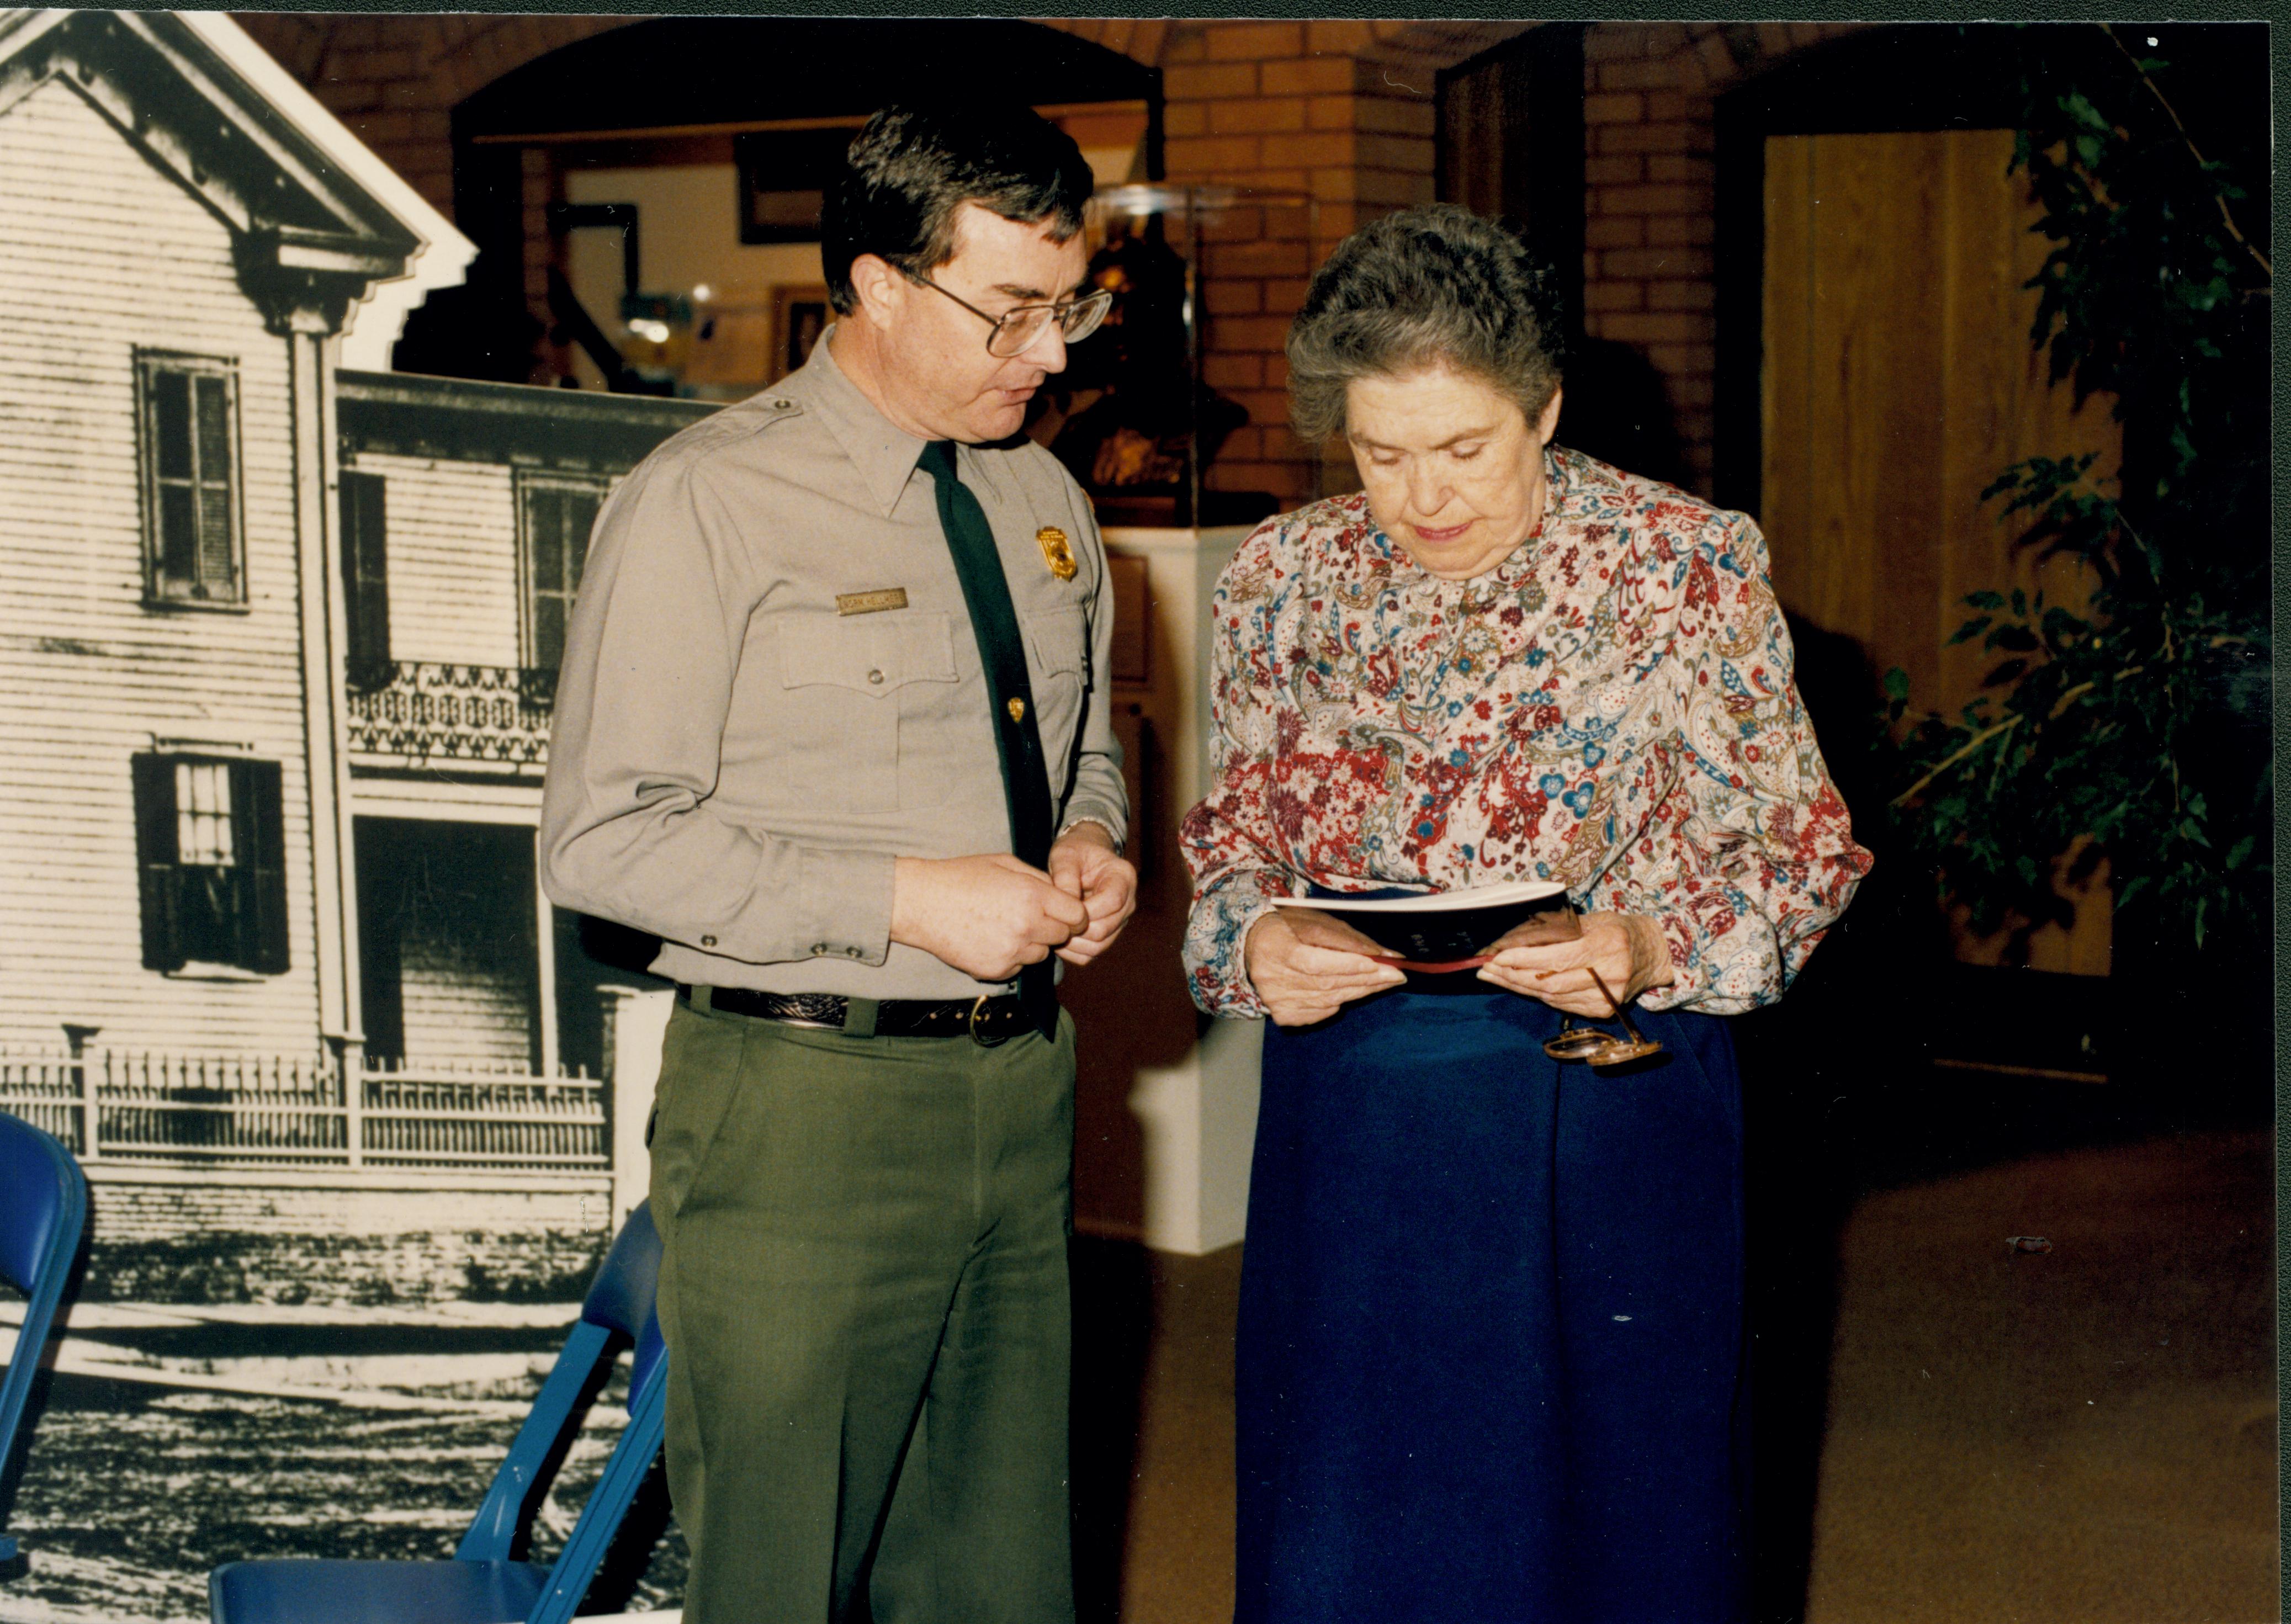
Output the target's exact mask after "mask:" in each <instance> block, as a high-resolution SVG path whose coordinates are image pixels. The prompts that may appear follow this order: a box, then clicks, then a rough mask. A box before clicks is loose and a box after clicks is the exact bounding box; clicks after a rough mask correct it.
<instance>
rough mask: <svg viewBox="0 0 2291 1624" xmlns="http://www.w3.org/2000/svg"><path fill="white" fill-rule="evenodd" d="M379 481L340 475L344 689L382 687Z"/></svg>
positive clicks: (385, 677) (385, 661) (385, 598)
mask: <svg viewBox="0 0 2291 1624" xmlns="http://www.w3.org/2000/svg"><path fill="white" fill-rule="evenodd" d="M382 500H383V480H382V476H381V475H380V474H364V473H355V472H346V473H344V474H343V475H342V602H343V605H344V607H345V608H346V609H347V610H348V618H349V622H350V647H349V649H348V651H347V653H348V664H349V674H350V686H351V687H354V688H361V689H371V688H377V687H385V686H387V685H388V683H389V682H390V678H391V676H392V675H393V673H394V669H395V668H394V667H393V666H392V665H391V663H390V573H389V570H390V566H389V553H388V550H387V548H386V547H385V545H384V531H385V528H386V526H385V517H386V516H385V513H384V511H383V507H382Z"/></svg>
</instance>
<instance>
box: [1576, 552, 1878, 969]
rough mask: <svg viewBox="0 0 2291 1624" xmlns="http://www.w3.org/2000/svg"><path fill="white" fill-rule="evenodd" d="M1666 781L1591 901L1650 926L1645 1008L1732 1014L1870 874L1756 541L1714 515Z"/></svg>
mask: <svg viewBox="0 0 2291 1624" xmlns="http://www.w3.org/2000/svg"><path fill="white" fill-rule="evenodd" d="M1676 670H1677V672H1678V679H1679V682H1680V703H1679V709H1678V718H1679V726H1678V735H1677V738H1676V744H1675V762H1674V765H1675V768H1676V783H1675V786H1674V788H1673V789H1672V791H1671V792H1670V793H1669V794H1668V796H1666V797H1665V799H1664V800H1663V801H1662V803H1661V805H1660V808H1658V809H1657V812H1656V814H1655V816H1654V818H1653V819H1652V822H1651V824H1650V826H1649V827H1648V829H1647V831H1646V833H1645V835H1644V838H1643V839H1641V840H1637V841H1635V842H1632V843H1631V844H1629V845H1627V846H1625V847H1624V848H1622V850H1621V852H1620V855H1619V857H1618V860H1617V861H1616V863H1615V864H1613V865H1612V867H1611V868H1610V869H1609V870H1608V871H1607V872H1606V873H1605V874H1604V875H1603V876H1601V878H1600V879H1599V880H1598V881H1597V882H1596V884H1595V885H1594V886H1593V887H1592V897H1593V905H1595V906H1597V907H1604V908H1612V909H1614V910H1616V911H1618V912H1632V913H1641V914H1645V915H1648V916H1650V917H1652V918H1653V919H1654V920H1655V921H1657V922H1658V923H1659V924H1660V926H1661V927H1662V930H1663V935H1664V937H1665V939H1666V940H1667V941H1668V945H1669V948H1670V957H1671V967H1672V971H1673V973H1674V975H1675V977H1676V980H1675V981H1674V982H1673V983H1672V984H1671V985H1668V986H1665V987H1658V988H1654V989H1652V990H1651V991H1649V992H1648V993H1645V994H1644V1000H1643V1001H1644V1003H1645V1005H1646V1007H1647V1008H1649V1009H1681V1008H1683V1009H1694V1010H1697V1011H1699V1012H1700V1013H1702V1014H1706V1015H1738V1014H1740V1013H1742V1012H1743V1011H1745V1010H1748V1009H1755V1008H1756V1007H1757V1006H1759V1005H1761V1004H1767V1003H1772V1002H1773V1001H1775V1000H1776V999H1779V998H1780V997H1781V995H1782V993H1783V991H1784V990H1785V989H1786V988H1787V987H1788V986H1789V983H1790V981H1791V980H1792V978H1793V977H1796V976H1797V972H1798V970H1799V969H1801V968H1802V967H1803V966H1804V965H1805V961H1806V959H1807V957H1808V955H1810V954H1811V953H1813V949H1814V946H1815V945H1816V944H1817V943H1819V942H1820V941H1821V937H1822V934H1823V932H1824V931H1826V930H1827V929H1829V926H1830V925H1831V924H1833V923H1834V922H1836V921H1837V917H1838V915H1839V914H1841V913H1843V912H1845V904H1847V902H1848V901H1850V900H1851V899H1852V897H1853V891H1854V888H1856V887H1857V886H1858V885H1859V884H1860V883H1861V877H1862V876H1863V875H1864V874H1866V873H1868V872H1869V865H1870V856H1869V852H1867V851H1866V850H1864V849H1863V848H1861V847H1860V846H1858V845H1856V844H1855V843H1854V840H1853V824H1852V820H1851V818H1850V817H1849V816H1848V815H1847V812H1846V808H1845V802H1844V801H1843V800H1840V799H1839V797H1838V793H1837V785H1836V784H1833V783H1832V782H1831V781H1830V776H1829V768H1827V767H1826V766H1825V765H1824V763H1823V761H1822V759H1821V747H1820V746H1819V745H1818V744H1816V743H1815V742H1814V736H1813V725H1812V724H1811V723H1810V722H1809V721H1808V720H1807V719H1806V714H1805V707H1804V705H1803V704H1801V703H1800V702H1799V699H1798V693H1797V682H1796V681H1795V679H1793V676H1792V674H1791V647H1790V638H1789V627H1788V625H1787V624H1786V623H1785V622H1784V620H1783V617H1782V610H1781V604H1780V603H1779V602H1778V601H1776V599H1775V598H1774V593H1773V586H1772V585H1771V584H1770V583H1769V582H1768V579H1767V575H1766V547H1765V542H1764V538H1763V537H1762V536H1761V535H1759V534H1758V530H1757V527H1756V526H1755V525H1753V524H1752V523H1751V522H1750V521H1749V520H1748V519H1746V518H1744V517H1742V516H1741V515H1740V514H1732V513H1729V514H1720V515H1718V516H1716V518H1714V519H1712V520H1711V522H1710V524H1709V526H1708V528H1707V529H1706V530H1705V532H1704V534H1703V535H1702V537H1701V538H1700V543H1699V544H1698V545H1697V546H1696V547H1695V549H1694V550H1693V551H1692V554H1691V556H1690V558H1689V559H1688V563H1687V570H1686V579H1685V583H1684V598H1683V601H1682V606H1681V610H1680V631H1679V635H1678V640H1677V645H1676Z"/></svg>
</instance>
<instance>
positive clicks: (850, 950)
mask: <svg viewBox="0 0 2291 1624" xmlns="http://www.w3.org/2000/svg"><path fill="white" fill-rule="evenodd" d="M843 956H844V957H845V958H847V959H856V958H857V957H858V956H859V950H858V949H857V948H856V947H847V948H845V949H844V950H843Z"/></svg>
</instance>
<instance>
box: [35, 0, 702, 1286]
mask: <svg viewBox="0 0 2291 1624" xmlns="http://www.w3.org/2000/svg"><path fill="white" fill-rule="evenodd" d="M0 217H4V218H5V219H6V220H7V221H8V225H7V227H6V229H5V230H4V232H0V332H4V333H5V334H7V335H8V342H7V345H6V350H7V357H8V371H9V379H8V387H7V388H6V389H5V390H0V754H4V757H5V759H6V760H7V762H8V770H7V772H6V774H5V775H4V776H0V875H4V879H0V1110H6V1111H10V1112H12V1113H17V1114H20V1115H23V1116H26V1117H28V1118H29V1119H31V1120H33V1121H35V1122H38V1123H39V1124H40V1125H41V1126H43V1127H44V1128H47V1129H48V1130H51V1131H52V1132H54V1133H56V1134H57V1135H58V1136H59V1137H60V1138H63V1139H64V1141H65V1142H66V1143H67V1144H68V1145H69V1146H71V1147H72V1148H73V1149H74V1150H75V1152H76V1153H77V1154H79V1156H80V1157H81V1158H82V1159H83V1161H84V1162H85V1163H86V1164H87V1165H88V1167H89V1169H90V1171H91V1175H92V1178H94V1180H95V1181H96V1184H97V1186H98V1188H97V1199H96V1202H95V1213H96V1234H97V1238H98V1241H99V1243H100V1242H103V1241H105V1240H106V1239H107V1238H109V1239H111V1240H138V1239H165V1238H168V1237H181V1236H188V1235H196V1234H198V1233H201V1232H203V1231H214V1232H230V1233H242V1234H243V1233H246V1232H263V1231H269V1232H275V1233H281V1234H285V1233H312V1232H318V1233H334V1234H361V1233H369V1234H370V1233H379V1232H381V1231H384V1230H391V1229H398V1230H404V1229H408V1228H416V1229H418V1228H421V1227H422V1226H425V1225H430V1224H434V1225H436V1226H437V1227H438V1230H439V1232H440V1234H441V1236H442V1235H443V1234H444V1232H446V1231H447V1230H452V1231H454V1232H455V1233H456V1234H461V1233H462V1232H467V1233H468V1235H469V1239H470V1243H474V1242H476V1241H477V1239H478V1236H479V1235H482V1234H487V1233H499V1234H514V1233H518V1232H533V1233H543V1232H546V1233H551V1234H575V1233H579V1234H603V1233H604V1232H605V1231H606V1228H607V1225H608V1224H609V1221H610V1213H611V1210H612V1205H613V1203H612V1201H611V1188H610V1180H611V1175H612V1138H613V1135H612V1128H611V1122H610V1115H611V1112H610V1101H609V1098H608V1097H607V1090H606V1089H605V1087H604V1085H603V1084H602V1083H601V1082H600V1081H599V1077H600V1073H602V1072H603V1071H604V1070H605V1069H606V1050H605V1042H606V1031H607V1025H608V1024H609V1023H608V1019H607V1016H606V1015H605V1013H604V1012H605V1010H606V1009H607V1006H608V1005H609V1003H610V1001H611V997H612V994H611V993H610V992H609V991H608V990H604V989H603V988H602V986H601V984H604V983H607V982H609V981H611V980H612V979H613V976H612V974H611V973H610V972H607V971H605V970H603V969H601V968H600V967H599V966H598V965H597V964H596V963H595V962H594V961H592V960H591V959H590V958H589V957H588V956H587V954H586V953H583V951H582V949H581V946H580V944H579V941H578V939H577V937H576V936H575V933H574V932H573V930H572V929H571V928H570V925H569V922H566V921H559V919H558V918H557V917H556V916H554V915H553V913H552V912H551V910H550V909H549V907H548V905H547V904H546V903H545V902H544V901H542V900H541V899H540V898H539V896H538V893H537V891H536V889H535V884H534V862H533V829H534V825H535V822H536V819H537V814H538V808H539V800H540V782H541V774H542V771H543V766H544V763H545V752H546V741H547V733H548V726H549V719H550V699H551V683H552V679H553V675H554V668H555V663H556V658H557V654H558V651H559V646H560V644H561V639H562V632H563V625H564V615H565V612H566V609H567V607H568V606H569V605H570V603H571V600H572V596H573V593H574V591H575V589H576V587H577V585H578V578H579V568H580V560H581V556H582V552H583V550H584V548H585V544H586V541H587V535H588V527H589V524H590V522H591V519H593V517H594V515H595V512H596V508H597V504H598V503H599V501H600V500H601V498H602V496H603V494H604V493H605V492H606V491H607V489H608V488H609V485H610V482H611V480H612V479H613V478H615V476H617V475H618V474H620V473H623V472H625V471H626V470H627V469H628V468H629V467H630V466H631V465H632V464H633V463H634V462H636V461H638V460H639V458H641V457H642V455H643V454H645V453H646V452H647V451H648V450H649V449H650V448H651V447H652V446H654V445H656V444H657V443H658V442H659V441H660V440H661V439H662V438H665V437H666V436H667V435H668V434H669V433H671V432H673V431H674V430H675V429H676V428H678V427H679V426H681V425H682V424H683V423H684V422H688V421H690V420H691V419H692V418H693V417H694V416H695V415H698V414H701V413H703V412H704V411H705V410H706V409H708V408H705V407H702V406H689V405H679V403H676V402H672V401H664V400H637V399H630V398H609V397H607V398H600V397H597V396H593V395H591V396H587V397H583V396H580V395H578V394H576V393H575V392H574V391H554V390H538V389H525V388H517V387H511V386H504V385H495V384H470V383H464V382H454V381H447V380H439V379H427V378H414V377H406V376H398V375H395V374H390V373H389V372H388V371H387V368H388V366H389V365H390V350H391V347H392V345H393V343H394V342H395V340H396V338H397V336H398V332H399V330H400V328H401V326H402V325H403V322H404V319H405V317H406V313H407V312H408V311H409V310H412V309H413V308H414V306H416V305H417V304H419V303H420V301H422V299H423V298H424V297H426V296H427V294H428V293H430V291H431V290H432V289H434V288H438V287H441V286H448V285H454V284H455V283H458V282H459V281H460V280H461V279H462V274H463V271H464V269H465V268H466V266H467V264H468V262H469V261H470V257H471V255H472V253H473V250H472V248H471V246H470V244H469V242H468V241H467V240H466V239H465V238H463V237H462V236H461V234H460V233H459V232H457V231H456V230H455V229H454V227H453V226H452V225H451V224H450V223H449V222H448V221H446V220H445V219H444V217H443V216H441V215H440V214H439V213H438V212H437V211H436V210H435V209H433V208H432V207H431V206H430V205H428V204H427V203H425V202H424V201H423V200H422V198H421V197H419V196H418V195H417V194H416V193H415V192H414V190H413V189H411V188H409V187H408V186H407V185H406V184H405V182H404V181H401V180H400V179H399V178H398V176H396V175H395V174H394V173H391V172H390V169H389V168H388V167H387V166H386V165H383V164H382V162H381V161H380V160H378V159H376V158H375V157H374V156H373V154H372V153H370V152H369V151H367V150H366V149H365V148H364V147H363V146H361V145H360V144H359V143H358V141H357V140H356V139H355V138H354V137H352V136H351V135H350V133H349V132H348V131H347V130H345V129H344V128H343V126H342V125H341V124H340V123H339V122H338V121H337V120H336V119H335V118H334V117H333V116H332V115H330V114H328V113H327V112H326V110H325V109H322V108H321V107H320V106H319V105H318V102H317V101H316V100H313V99H312V97H311V96H310V95H309V93H308V92H305V91H304V90H303V89H302V88H301V86H299V85H298V84H295V83H294V82H293V80H292V79H291V78H289V77H288V76H287V75H286V74H285V71H284V70H283V69H282V68H279V67H278V65H277V63H276V62H275V61H273V60H271V59H270V58H269V56H268V55H266V54H265V53H264V52H262V51H261V49H260V48H259V47H257V46H255V45H254V44H253V43H252V42H251V41H250V40H249V39H248V38H247V36H245V34H244V33H243V32H242V31H241V30H240V29H239V28H238V27H237V25H236V24H235V23H233V22H232V21H231V20H229V19H228V18H226V17H223V16H221V15H219V14H212V13H209V14H188V13H187V14H171V13H165V12H143V13H115V12H14V13H0ZM621 979H623V981H626V980H629V979H631V977H622V978H621ZM421 1193H430V1194H436V1195H438V1196H439V1197H441V1198H447V1197H449V1198H450V1199H443V1200H441V1201H431V1202H422V1204H421V1205H419V1206H409V1205H408V1202H407V1197H408V1195H409V1194H421ZM409 1214H412V1215H415V1216H409ZM457 1247H458V1248H461V1249H462V1250H467V1248H466V1245H465V1244H464V1243H463V1242H461V1241H458V1240H450V1241H449V1240H448V1239H440V1240H439V1241H438V1243H437V1245H436V1246H434V1247H431V1248H430V1250H429V1251H428V1252H426V1253H425V1252H423V1251H422V1247H420V1246H415V1247H414V1248H412V1250H407V1249H406V1248H399V1249H398V1250H399V1251H401V1252H404V1253H406V1255H404V1256H393V1258H390V1259H389V1260H387V1263H386V1266H387V1268H388V1269H389V1270H390V1271H392V1272H394V1274H395V1275H396V1276H397V1277H398V1278H397V1280H396V1284H395V1286H394V1287H393V1289H398V1290H406V1289H416V1290H427V1289H429V1288H428V1286H427V1285H425V1284H424V1283H423V1282H422V1281H421V1280H420V1279H417V1278H415V1277H417V1276H421V1275H422V1273H423V1271H424V1270H425V1269H426V1270H429V1271H430V1272H431V1273H433V1274H434V1273H435V1272H437V1271H438V1269H444V1270H446V1272H447V1273H448V1274H450V1273H451V1272H452V1269H453V1267H454V1266H456V1265H455V1264H454V1260H453V1258H448V1257H446V1256H445V1255H444V1254H445V1252H450V1251H454V1249H455V1248H457ZM441 1248H442V1249H443V1250H442V1251H441V1250H439V1249H441ZM417 1254H418V1255H417ZM376 1266H384V1265H383V1261H382V1260H380V1259H377V1261H376Z"/></svg>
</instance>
